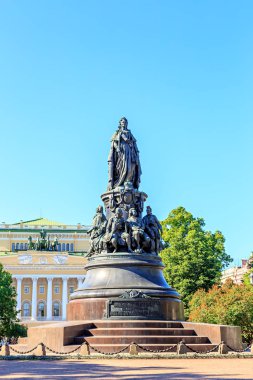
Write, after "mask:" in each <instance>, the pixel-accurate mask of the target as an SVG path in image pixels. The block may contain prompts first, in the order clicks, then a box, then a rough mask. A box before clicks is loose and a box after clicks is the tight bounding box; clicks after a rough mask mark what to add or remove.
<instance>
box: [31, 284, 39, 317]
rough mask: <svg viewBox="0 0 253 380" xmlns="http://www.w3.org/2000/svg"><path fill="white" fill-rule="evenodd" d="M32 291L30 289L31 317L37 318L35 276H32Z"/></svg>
mask: <svg viewBox="0 0 253 380" xmlns="http://www.w3.org/2000/svg"><path fill="white" fill-rule="evenodd" d="M32 281H33V291H32V319H33V320H36V319H37V281H38V278H37V277H32Z"/></svg>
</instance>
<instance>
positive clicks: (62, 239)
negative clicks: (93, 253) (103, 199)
mask: <svg viewBox="0 0 253 380" xmlns="http://www.w3.org/2000/svg"><path fill="white" fill-rule="evenodd" d="M42 229H43V230H44V231H46V233H47V236H48V237H49V239H50V241H53V240H54V238H57V239H58V241H59V245H58V247H57V250H58V251H60V252H87V250H88V249H89V236H88V235H87V230H88V229H89V226H83V225H81V224H80V223H78V224H77V225H67V224H64V223H60V222H55V221H51V220H49V219H46V218H38V219H34V220H28V221H26V222H25V221H22V220H21V221H20V222H19V223H14V224H7V223H2V224H0V251H2V252H15V251H26V250H27V249H28V238H29V236H31V237H32V240H33V241H34V242H35V241H36V239H37V238H38V237H39V236H40V231H41V230H42Z"/></svg>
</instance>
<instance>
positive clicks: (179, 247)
mask: <svg viewBox="0 0 253 380" xmlns="http://www.w3.org/2000/svg"><path fill="white" fill-rule="evenodd" d="M162 225H163V239H164V241H165V243H166V248H165V249H164V250H163V251H162V252H161V257H162V260H163V263H164V264H165V270H164V274H165V278H166V280H167V281H168V283H169V284H170V285H171V286H172V287H174V288H175V289H176V290H177V291H178V292H179V293H180V294H181V297H182V300H183V302H184V304H185V311H186V316H187V309H188V305H189V301H190V299H191V297H192V295H193V294H194V293H195V292H196V290H198V289H200V288H203V289H205V290H208V289H209V288H211V287H212V286H213V284H215V283H217V282H218V281H219V280H220V277H221V272H222V270H223V268H224V267H226V266H227V265H228V264H229V263H230V262H231V261H232V259H231V257H230V256H229V255H227V254H226V252H225V248H224V242H225V239H224V236H223V235H222V233H221V232H220V231H216V232H215V233H211V232H210V231H205V230H204V225H205V223H204V220H203V219H202V218H194V217H193V215H192V214H191V213H190V212H188V211H186V210H185V208H183V207H178V208H176V209H174V210H172V211H171V212H170V214H169V216H168V217H167V218H166V219H165V220H164V221H163V222H162Z"/></svg>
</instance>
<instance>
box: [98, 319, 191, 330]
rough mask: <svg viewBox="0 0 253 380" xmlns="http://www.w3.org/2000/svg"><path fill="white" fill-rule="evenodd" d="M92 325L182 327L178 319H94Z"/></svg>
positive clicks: (101, 326) (99, 326)
mask: <svg viewBox="0 0 253 380" xmlns="http://www.w3.org/2000/svg"><path fill="white" fill-rule="evenodd" d="M92 325H93V326H94V327H97V328H113V327H115V328H116V327H118V328H120V327H121V328H125V327H131V328H184V327H183V325H182V323H181V322H178V321H175V322H174V321H160V320H158V321H152V320H149V321H146V320H142V321H134V320H124V321H122V320H121V321H117V320H110V321H108V320H107V321H94V322H93V323H92Z"/></svg>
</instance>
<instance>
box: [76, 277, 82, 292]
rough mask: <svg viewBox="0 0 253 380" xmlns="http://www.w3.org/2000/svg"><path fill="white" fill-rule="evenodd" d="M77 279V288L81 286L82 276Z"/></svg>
mask: <svg viewBox="0 0 253 380" xmlns="http://www.w3.org/2000/svg"><path fill="white" fill-rule="evenodd" d="M77 281H78V285H77V288H78V289H79V288H81V286H82V284H83V278H82V277H78V278H77Z"/></svg>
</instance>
